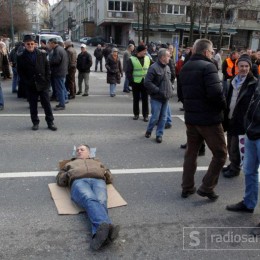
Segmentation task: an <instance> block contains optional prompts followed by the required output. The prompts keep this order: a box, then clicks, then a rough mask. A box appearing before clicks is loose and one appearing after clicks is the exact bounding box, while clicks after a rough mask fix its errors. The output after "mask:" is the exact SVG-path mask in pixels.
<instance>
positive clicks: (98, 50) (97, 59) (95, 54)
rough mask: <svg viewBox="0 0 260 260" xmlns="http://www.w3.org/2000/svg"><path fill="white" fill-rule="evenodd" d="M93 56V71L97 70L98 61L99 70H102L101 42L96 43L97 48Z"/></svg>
mask: <svg viewBox="0 0 260 260" xmlns="http://www.w3.org/2000/svg"><path fill="white" fill-rule="evenodd" d="M94 56H95V57H96V62H95V71H97V67H98V63H99V64H100V71H101V72H102V71H103V67H102V60H103V50H102V48H101V44H98V46H97V48H96V49H95V51H94Z"/></svg>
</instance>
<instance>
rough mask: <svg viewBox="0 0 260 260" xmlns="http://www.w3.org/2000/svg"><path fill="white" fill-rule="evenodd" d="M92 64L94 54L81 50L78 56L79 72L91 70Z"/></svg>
mask: <svg viewBox="0 0 260 260" xmlns="http://www.w3.org/2000/svg"><path fill="white" fill-rule="evenodd" d="M91 66H92V56H91V55H90V54H89V53H88V52H81V53H80V54H79V55H78V58H77V69H78V71H79V72H82V73H84V72H86V73H89V72H90V68H91Z"/></svg>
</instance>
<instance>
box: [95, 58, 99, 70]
mask: <svg viewBox="0 0 260 260" xmlns="http://www.w3.org/2000/svg"><path fill="white" fill-rule="evenodd" d="M97 67H98V59H96V61H95V71H97Z"/></svg>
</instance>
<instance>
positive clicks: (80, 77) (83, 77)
mask: <svg viewBox="0 0 260 260" xmlns="http://www.w3.org/2000/svg"><path fill="white" fill-rule="evenodd" d="M83 80H84V83H85V90H84V94H88V91H89V72H79V75H78V87H79V92H80V93H82V83H83Z"/></svg>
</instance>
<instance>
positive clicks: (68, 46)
mask: <svg viewBox="0 0 260 260" xmlns="http://www.w3.org/2000/svg"><path fill="white" fill-rule="evenodd" d="M64 44H65V50H66V52H67V54H68V59H69V65H68V74H67V75H66V89H67V90H68V91H69V93H70V94H69V99H74V98H75V95H76V82H75V74H76V65H77V52H76V50H75V48H74V47H73V44H72V42H71V41H70V40H67V41H65V43H64Z"/></svg>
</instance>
